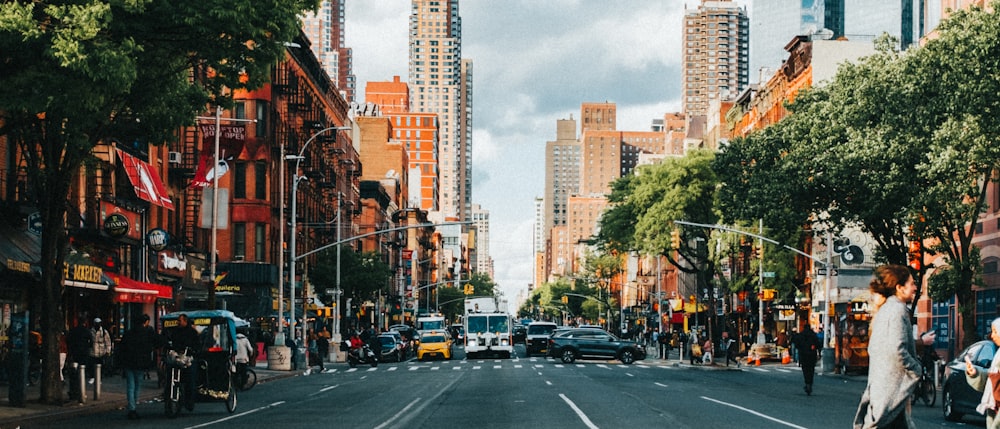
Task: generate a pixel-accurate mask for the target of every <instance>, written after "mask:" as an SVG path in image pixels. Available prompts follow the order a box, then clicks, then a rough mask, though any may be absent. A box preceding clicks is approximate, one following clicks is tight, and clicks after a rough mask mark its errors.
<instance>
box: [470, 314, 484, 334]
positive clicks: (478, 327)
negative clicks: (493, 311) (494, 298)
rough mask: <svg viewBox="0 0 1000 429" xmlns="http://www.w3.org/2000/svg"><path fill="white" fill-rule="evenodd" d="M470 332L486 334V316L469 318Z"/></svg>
mask: <svg viewBox="0 0 1000 429" xmlns="http://www.w3.org/2000/svg"><path fill="white" fill-rule="evenodd" d="M468 324H469V332H473V333H475V332H486V316H469V317H468Z"/></svg>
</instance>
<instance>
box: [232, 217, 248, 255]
mask: <svg viewBox="0 0 1000 429" xmlns="http://www.w3.org/2000/svg"><path fill="white" fill-rule="evenodd" d="M246 257H247V224H245V223H243V222H235V223H233V259H234V260H237V261H242V260H244V259H246Z"/></svg>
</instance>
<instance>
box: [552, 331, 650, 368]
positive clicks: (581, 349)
mask: <svg viewBox="0 0 1000 429" xmlns="http://www.w3.org/2000/svg"><path fill="white" fill-rule="evenodd" d="M548 356H550V357H554V358H557V359H560V360H562V362H563V363H573V362H574V361H575V360H577V359H618V360H620V361H622V363H623V364H625V365H631V364H632V363H633V362H635V361H637V360H643V359H645V358H646V349H645V348H643V347H642V346H640V345H638V344H636V343H634V342H632V341H625V340H620V339H618V337H616V336H614V335H611V334H609V333H607V332H605V331H604V330H601V329H594V328H574V329H567V330H563V331H558V332H556V333H555V334H553V335H552V337H550V338H549V350H548Z"/></svg>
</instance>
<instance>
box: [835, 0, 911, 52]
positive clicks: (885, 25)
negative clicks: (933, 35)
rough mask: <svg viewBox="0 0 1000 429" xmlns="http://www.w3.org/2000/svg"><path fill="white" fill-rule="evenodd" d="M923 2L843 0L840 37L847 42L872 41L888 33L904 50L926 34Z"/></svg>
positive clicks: (906, 0) (905, 0) (909, 0)
mask: <svg viewBox="0 0 1000 429" xmlns="http://www.w3.org/2000/svg"><path fill="white" fill-rule="evenodd" d="M924 1H925V0H901V1H895V2H873V1H869V0H844V36H845V37H847V39H848V40H854V41H859V40H866V39H874V38H875V37H878V36H879V35H881V34H882V33H889V35H890V36H893V37H895V38H897V39H899V47H900V48H901V49H906V48H908V47H910V45H912V44H914V43H917V42H919V41H920V37H921V36H923V35H924V32H925V31H926V30H925V29H924V25H923V14H924V7H923V4H924Z"/></svg>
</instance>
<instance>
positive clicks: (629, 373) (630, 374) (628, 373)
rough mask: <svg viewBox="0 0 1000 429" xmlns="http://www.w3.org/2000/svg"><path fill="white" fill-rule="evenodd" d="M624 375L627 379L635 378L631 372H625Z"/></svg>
mask: <svg viewBox="0 0 1000 429" xmlns="http://www.w3.org/2000/svg"><path fill="white" fill-rule="evenodd" d="M625 375H627V376H629V377H635V376H634V375H632V373H631V372H626V373H625Z"/></svg>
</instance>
